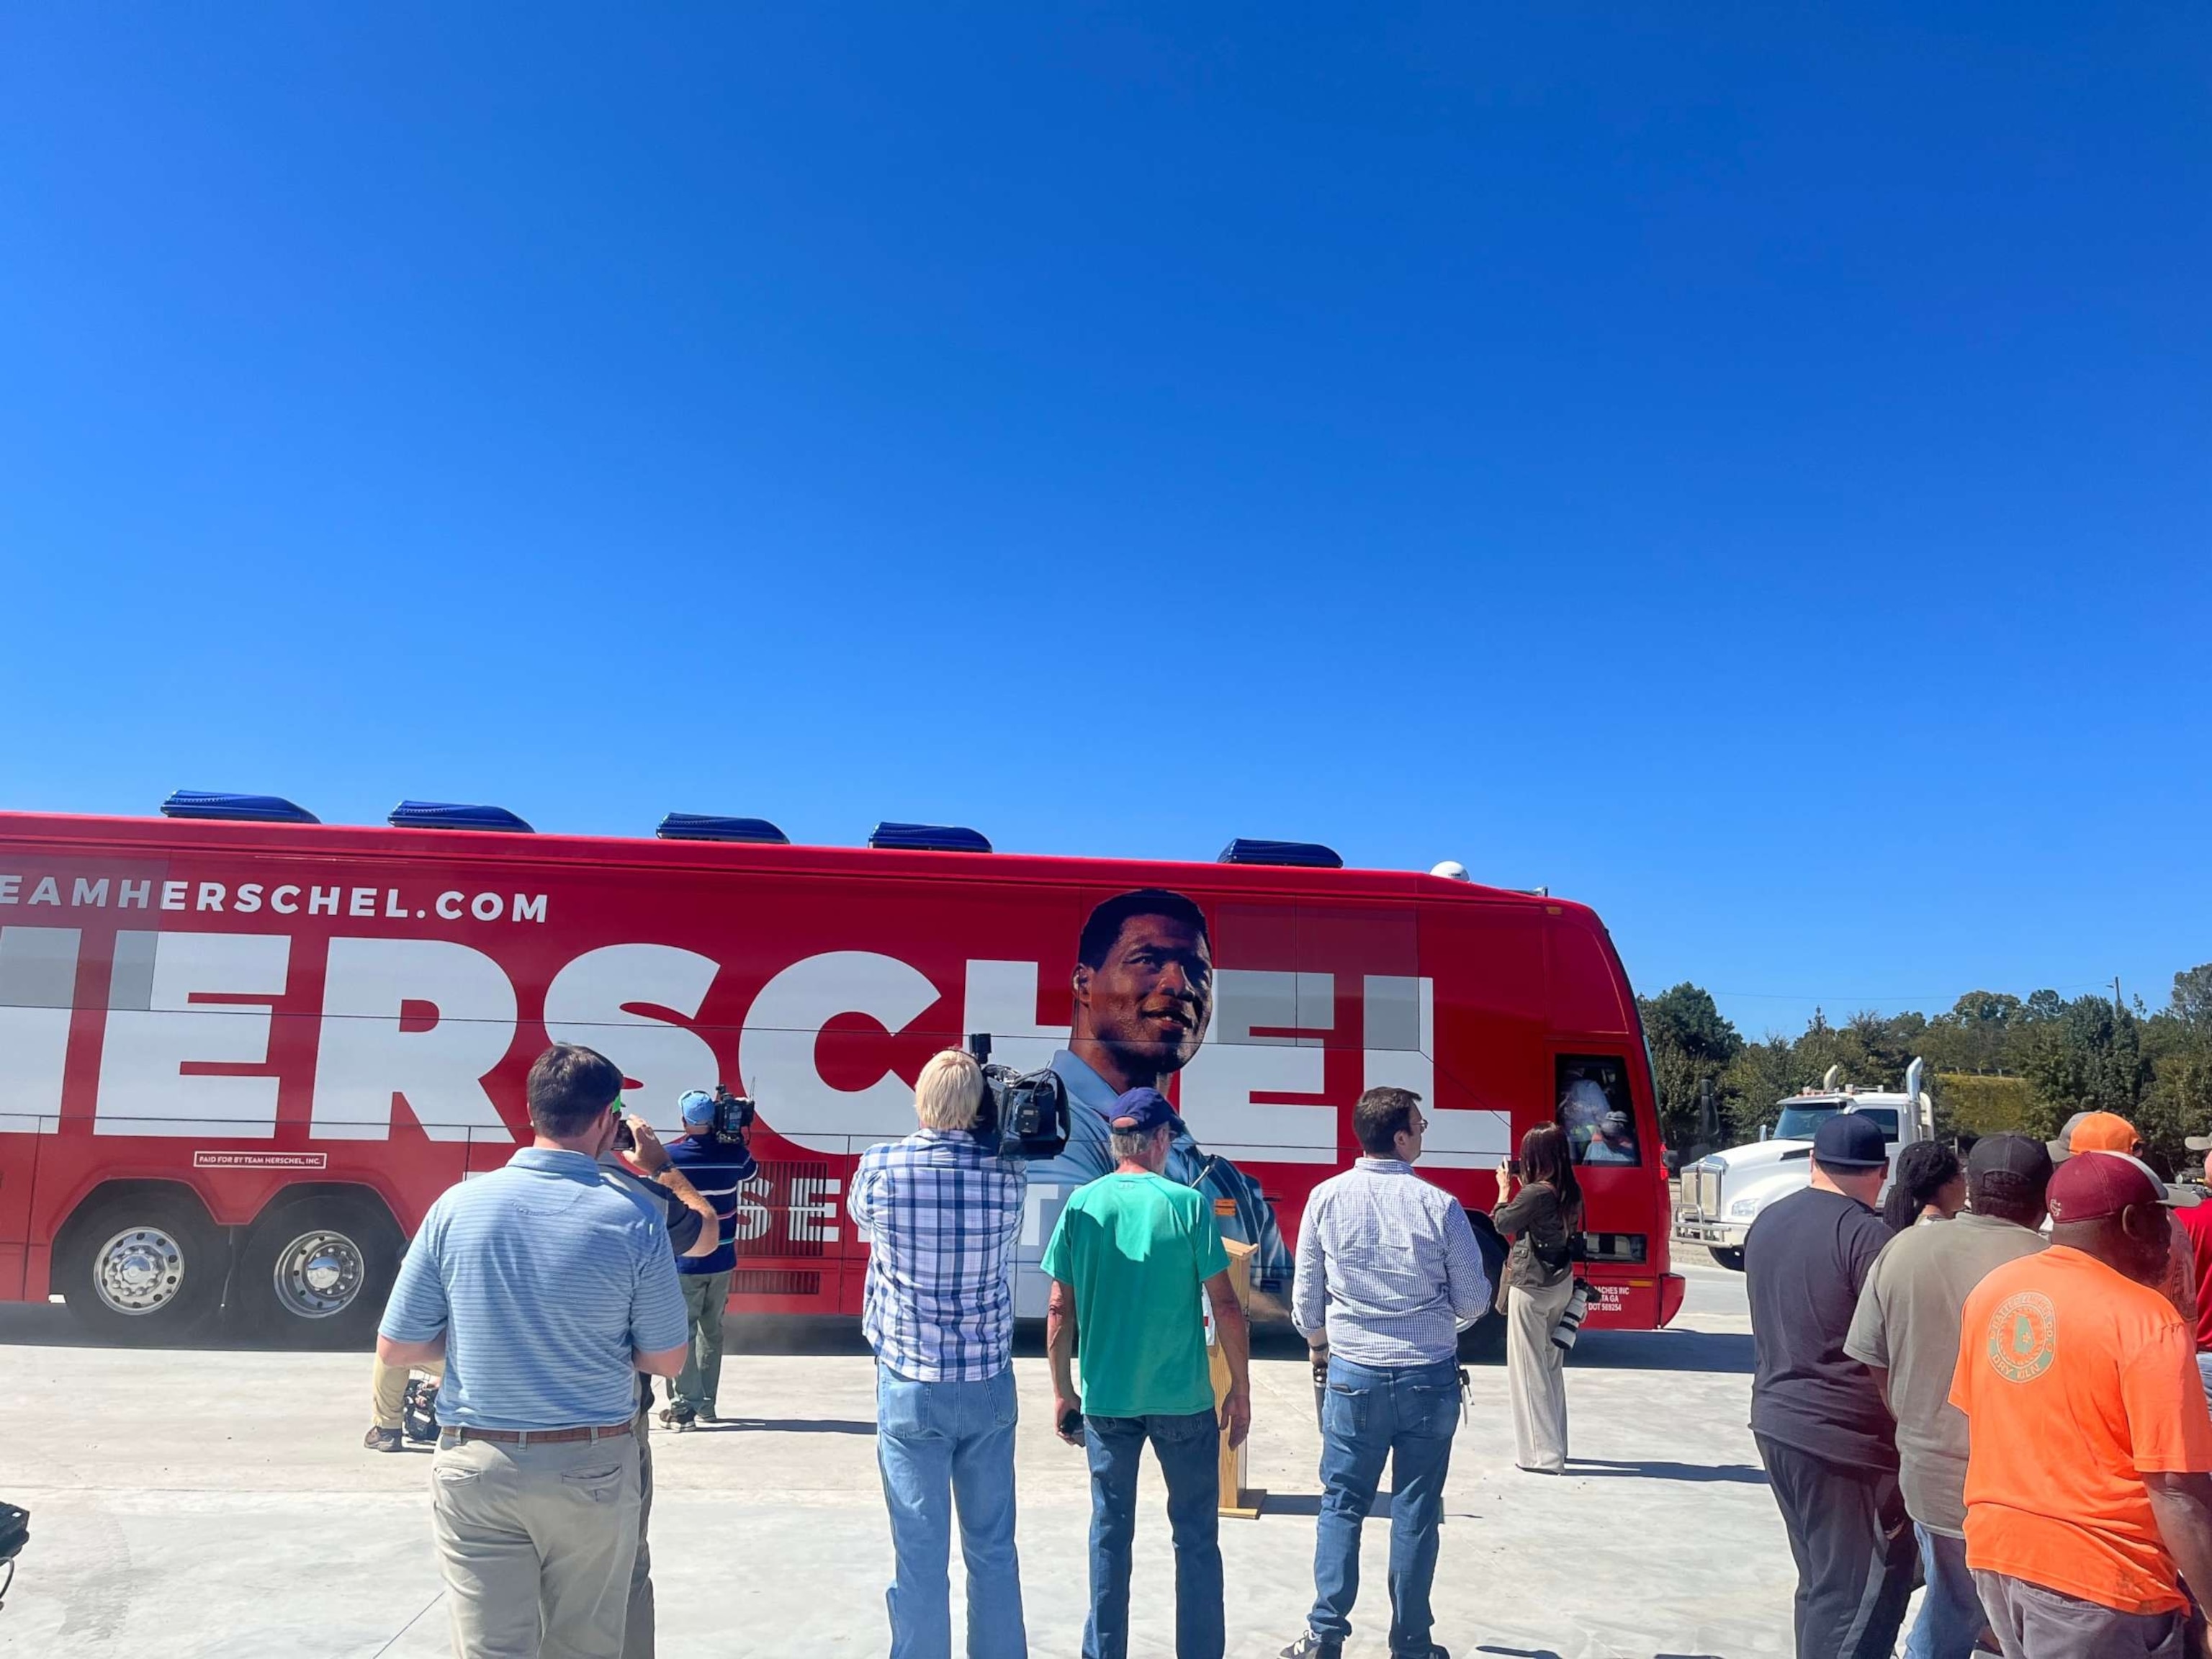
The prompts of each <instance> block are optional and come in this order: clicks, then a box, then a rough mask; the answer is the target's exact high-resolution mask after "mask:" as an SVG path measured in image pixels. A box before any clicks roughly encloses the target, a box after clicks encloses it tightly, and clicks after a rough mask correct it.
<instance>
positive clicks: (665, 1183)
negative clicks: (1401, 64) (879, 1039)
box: [599, 1100, 715, 1659]
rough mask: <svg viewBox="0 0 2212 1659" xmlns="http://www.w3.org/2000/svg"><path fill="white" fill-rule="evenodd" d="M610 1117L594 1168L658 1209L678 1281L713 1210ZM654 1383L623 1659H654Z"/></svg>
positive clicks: (652, 1142)
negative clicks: (611, 1130)
mask: <svg viewBox="0 0 2212 1659" xmlns="http://www.w3.org/2000/svg"><path fill="white" fill-rule="evenodd" d="M613 1110H614V1115H616V1116H617V1117H619V1118H621V1119H622V1121H623V1127H622V1128H621V1129H619V1130H617V1132H616V1137H615V1144H614V1145H613V1146H610V1147H609V1148H608V1149H607V1150H606V1151H605V1152H602V1153H600V1154H599V1168H600V1169H601V1170H604V1171H605V1174H606V1176H607V1178H608V1179H609V1181H610V1182H611V1184H612V1185H614V1186H616V1187H618V1188H622V1189H623V1190H624V1191H626V1192H629V1193H632V1194H637V1195H638V1196H640V1197H641V1198H643V1199H644V1200H645V1201H646V1202H647V1203H648V1204H658V1205H659V1209H660V1212H661V1215H662V1218H663V1219H664V1220H665V1223H666V1224H667V1228H668V1243H669V1248H670V1249H671V1250H673V1251H674V1252H675V1255H676V1268H677V1272H678V1274H679V1275H680V1274H681V1273H682V1272H683V1270H684V1261H686V1260H687V1259H689V1258H693V1257H697V1256H701V1255H706V1254H708V1252H709V1251H711V1250H713V1249H714V1237H715V1226H714V1222H715V1217H714V1206H713V1205H711V1204H709V1203H708V1201H707V1200H705V1199H704V1198H702V1197H701V1196H700V1195H699V1192H698V1189H697V1188H695V1187H693V1186H692V1184H691V1183H690V1181H689V1180H688V1179H686V1178H685V1176H684V1172H683V1171H682V1170H678V1168H676V1167H675V1165H674V1164H673V1163H671V1161H670V1158H669V1155H668V1149H667V1148H666V1147H665V1146H662V1145H661V1144H660V1137H659V1136H658V1135H656V1134H655V1133H653V1128H652V1126H651V1125H649V1124H648V1123H647V1122H646V1121H645V1120H644V1119H643V1118H641V1117H638V1116H636V1115H629V1114H625V1112H624V1111H623V1103H622V1102H621V1101H620V1100H617V1101H616V1102H615V1103H614V1108H613ZM652 1413H653V1379H652V1378H650V1377H648V1376H640V1377H639V1378H638V1379H637V1428H636V1433H637V1486H638V1503H637V1556H636V1559H635V1560H634V1561H633V1562H632V1563H631V1565H630V1574H629V1614H628V1616H627V1617H626V1618H625V1619H624V1620H623V1646H622V1659H653V1651H654V1613H653V1546H652V1545H651V1543H650V1542H648V1541H647V1537H646V1531H647V1528H649V1527H650V1526H651V1525H652V1524H653V1440H652V1437H651V1433H650V1431H651V1429H652V1426H653V1425H652Z"/></svg>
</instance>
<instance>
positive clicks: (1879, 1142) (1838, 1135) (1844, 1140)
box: [1813, 1112, 1889, 1170]
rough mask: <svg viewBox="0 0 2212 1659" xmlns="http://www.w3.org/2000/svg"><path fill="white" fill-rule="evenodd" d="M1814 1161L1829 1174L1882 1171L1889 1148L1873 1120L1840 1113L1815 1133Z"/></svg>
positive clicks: (1887, 1160)
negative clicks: (1828, 1171)
mask: <svg viewBox="0 0 2212 1659" xmlns="http://www.w3.org/2000/svg"><path fill="white" fill-rule="evenodd" d="M1813 1161H1814V1163H1815V1164H1820V1166H1821V1167H1822V1168H1823V1169H1828V1170H1879V1169H1881V1168H1883V1167H1884V1166H1885V1165H1887V1164H1888V1162H1889V1146H1888V1144H1887V1142H1886V1141H1885V1140H1884V1139H1882V1133H1881V1125H1880V1124H1879V1123H1876V1122H1875V1121H1874V1120H1873V1119H1872V1118H1870V1117H1859V1116H1857V1115H1854V1114H1852V1113H1850V1112H1840V1113H1838V1114H1837V1115H1835V1116H1834V1117H1832V1118H1830V1119H1829V1120H1828V1121H1826V1123H1823V1124H1822V1125H1821V1126H1820V1127H1819V1128H1817V1129H1815V1130H1814V1131H1813Z"/></svg>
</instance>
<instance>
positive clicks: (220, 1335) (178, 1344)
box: [0, 1302, 370, 1353]
mask: <svg viewBox="0 0 2212 1659" xmlns="http://www.w3.org/2000/svg"><path fill="white" fill-rule="evenodd" d="M287 1346H290V1345H289V1344H285V1343H282V1342H271V1341H269V1340H266V1339H265V1338H263V1337H261V1336H259V1335H258V1334H255V1333H253V1332H251V1331H246V1330H241V1329H239V1328H235V1327H234V1325H233V1323H232V1322H231V1320H230V1317H229V1316H228V1314H224V1315H221V1316H217V1317H216V1318H213V1319H210V1320H208V1321H207V1322H205V1323H204V1324H202V1325H201V1326H200V1327H199V1328H197V1330H195V1331H193V1332H192V1333H191V1334H189V1335H187V1336H182V1337H179V1338H176V1339H174V1340H170V1341H167V1342H115V1341H111V1340H108V1339H107V1338H106V1337H103V1336H100V1335H98V1334H95V1333H94V1332H92V1331H89V1330H87V1329H86V1328H84V1326H82V1324H80V1323H79V1322H77V1319H76V1316H75V1315H74V1314H72V1313H70V1310H68V1309H67V1308H65V1307H64V1306H62V1304H60V1303H58V1302H45V1303H40V1302H9V1303H0V1347H19V1348H145V1349H165V1348H166V1349H172V1350H175V1351H178V1352H185V1353H270V1352H281V1351H282V1350H283V1349H284V1348H285V1347H287ZM346 1346H351V1345H346ZM369 1346H370V1345H369V1344H368V1343H367V1342H363V1343H362V1344H360V1349H361V1352H363V1353H367V1352H368V1349H369Z"/></svg>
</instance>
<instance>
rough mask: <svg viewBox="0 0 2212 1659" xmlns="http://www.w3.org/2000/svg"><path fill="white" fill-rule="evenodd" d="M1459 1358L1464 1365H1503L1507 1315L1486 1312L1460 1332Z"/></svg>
mask: <svg viewBox="0 0 2212 1659" xmlns="http://www.w3.org/2000/svg"><path fill="white" fill-rule="evenodd" d="M1459 1358H1460V1363H1461V1364H1463V1365H1502V1364H1504V1363H1505V1316H1504V1314H1501V1313H1498V1312H1495V1311H1492V1312H1490V1313H1486V1314H1485V1315H1483V1316H1482V1317H1481V1318H1480V1319H1478V1320H1476V1321H1475V1322H1474V1324H1472V1325H1470V1326H1468V1328H1466V1329H1465V1330H1463V1331H1462V1332H1461V1333H1460V1334H1459Z"/></svg>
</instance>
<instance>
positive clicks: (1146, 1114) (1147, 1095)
mask: <svg viewBox="0 0 2212 1659" xmlns="http://www.w3.org/2000/svg"><path fill="white" fill-rule="evenodd" d="M1106 1121H1107V1122H1108V1123H1109V1124H1111V1125H1112V1126H1113V1127H1115V1128H1116V1129H1120V1130H1121V1131H1123V1132H1124V1133H1130V1134H1142V1133H1146V1132H1147V1131H1149V1130H1152V1129H1157V1128H1159V1127H1161V1126H1162V1125H1165V1126H1166V1127H1169V1128H1170V1129H1173V1130H1175V1131H1176V1132H1177V1133H1181V1132H1182V1119H1181V1118H1179V1117H1177V1116H1176V1109H1175V1108H1174V1107H1172V1106H1170V1105H1169V1104H1168V1097H1166V1096H1165V1095H1164V1094H1162V1093H1161V1092H1160V1091H1158V1089H1130V1090H1127V1091H1124V1092H1123V1093H1122V1094H1121V1095H1118V1096H1116V1097H1115V1101H1114V1113H1113V1115H1112V1116H1111V1117H1109V1118H1108V1119H1107V1120H1106Z"/></svg>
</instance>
